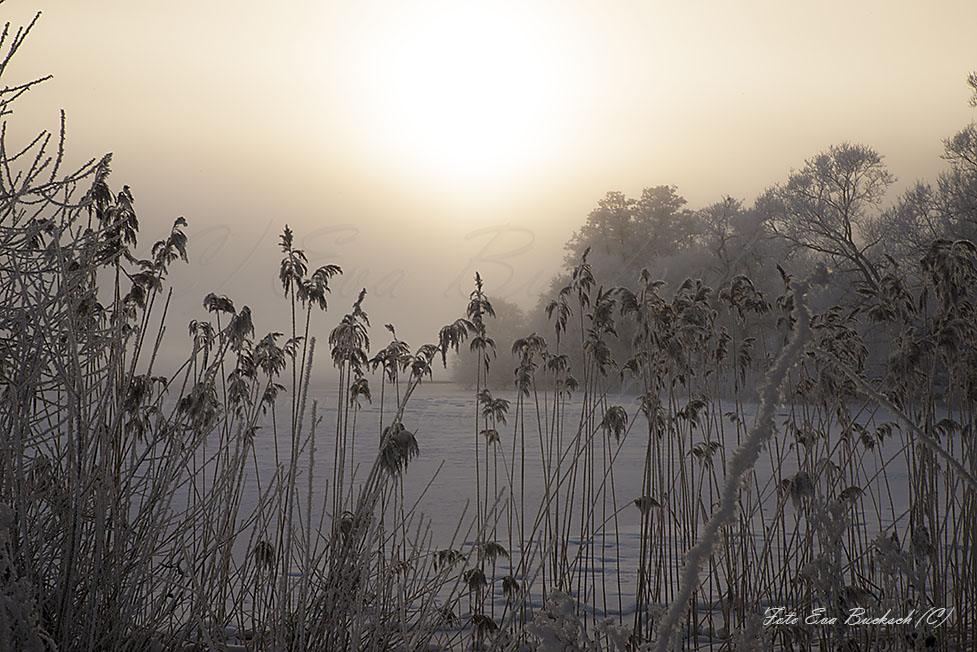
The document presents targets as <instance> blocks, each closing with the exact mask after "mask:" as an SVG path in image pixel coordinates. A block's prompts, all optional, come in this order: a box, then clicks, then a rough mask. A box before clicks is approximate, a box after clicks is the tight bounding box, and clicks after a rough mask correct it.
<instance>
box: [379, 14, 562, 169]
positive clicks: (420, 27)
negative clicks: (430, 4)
mask: <svg viewBox="0 0 977 652" xmlns="http://www.w3.org/2000/svg"><path fill="white" fill-rule="evenodd" d="M490 7H492V8H491V9H487V8H484V7H483V8H476V7H473V6H466V5H464V4H462V3H453V4H451V3H449V4H445V5H442V6H441V7H439V8H438V9H437V10H436V11H432V10H429V11H424V12H419V13H416V14H412V15H411V16H410V17H409V20H407V21H404V22H401V23H399V24H398V26H397V29H396V31H395V32H394V33H393V34H390V35H389V36H388V38H389V41H388V42H386V43H384V44H383V46H382V47H380V48H379V50H380V56H378V57H377V59H376V62H375V63H376V64H377V65H374V66H373V70H372V72H371V73H370V74H372V75H373V77H374V79H373V88H374V89H375V92H374V97H375V100H374V101H375V102H376V106H375V107H374V110H375V111H376V114H375V116H376V117H375V120H376V123H379V127H378V134H376V135H377V136H379V137H380V138H381V139H382V140H383V141H385V142H384V147H385V148H390V149H392V151H393V152H394V153H395V155H396V156H397V158H399V159H400V161H401V164H403V165H406V166H408V167H410V168H412V169H413V170H414V171H415V172H420V173H423V174H425V175H426V176H436V177H438V179H439V180H442V181H448V182H451V183H457V184H463V185H472V184H478V185H484V184H485V183H494V182H497V181H500V180H502V179H504V178H506V177H509V176H511V175H518V174H520V173H521V172H523V171H525V170H526V169H527V168H528V167H531V166H534V165H537V164H538V163H539V161H540V160H542V159H543V158H544V157H545V155H546V150H548V149H550V148H551V146H552V144H553V140H554V132H555V130H554V128H553V122H554V119H555V118H556V114H557V113H558V108H559V107H558V106H557V103H558V102H557V99H556V93H555V92H554V91H555V86H556V84H557V82H558V75H557V74H556V73H555V70H556V68H557V67H556V66H554V65H552V62H553V57H554V54H553V52H552V51H551V50H548V49H547V48H546V39H545V35H544V34H541V33H539V31H538V29H537V28H538V25H536V26H531V25H530V24H529V23H528V21H526V20H525V18H524V17H522V18H523V19H522V20H520V16H519V15H515V14H508V15H507V14H506V13H505V12H503V11H500V10H499V7H498V6H497V5H495V6H493V5H490Z"/></svg>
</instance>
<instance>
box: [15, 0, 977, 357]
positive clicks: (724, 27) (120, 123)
mask: <svg viewBox="0 0 977 652" xmlns="http://www.w3.org/2000/svg"><path fill="white" fill-rule="evenodd" d="M38 9H40V10H41V11H42V12H43V15H42V17H41V19H40V21H39V23H38V25H37V27H36V28H35V31H34V33H33V34H32V37H31V38H30V39H29V41H28V42H27V44H26V45H25V48H24V50H23V51H22V52H21V53H20V56H19V58H18V60H17V67H16V68H15V70H13V71H10V72H8V73H7V75H6V77H5V83H7V84H10V83H12V82H13V80H14V79H15V78H22V77H27V76H31V75H39V74H48V73H51V74H54V75H55V78H54V80H52V81H50V82H48V83H47V84H46V85H45V86H44V87H42V88H40V89H38V90H37V91H35V92H34V93H32V95H31V97H30V98H29V99H28V100H27V101H25V102H22V103H21V105H20V109H19V111H18V114H17V115H15V116H13V118H12V119H11V124H12V125H15V126H16V127H17V129H23V130H24V132H23V133H25V134H26V133H27V131H28V130H29V129H32V128H37V127H42V126H46V127H51V128H53V127H55V126H56V125H57V115H58V114H57V111H58V109H60V108H64V109H65V110H66V111H67V114H68V127H69V141H68V144H69V152H70V153H71V155H72V157H73V160H75V161H81V160H82V159H87V158H89V157H93V156H100V155H101V154H103V153H105V152H113V153H114V155H115V157H114V166H113V169H114V173H113V176H112V179H111V182H112V186H113V187H114V188H116V189H118V188H121V186H122V184H128V185H129V186H131V188H132V191H133V193H134V194H135V197H136V208H137V211H138V213H139V216H140V219H141V221H142V224H143V229H142V238H143V242H144V244H146V245H148V244H150V243H151V242H152V241H153V240H155V239H157V238H158V237H161V236H162V235H163V234H164V233H165V232H166V230H167V229H168V226H169V224H170V222H172V220H173V219H174V218H176V217H177V216H180V215H183V216H185V217H186V218H187V219H188V221H189V222H190V225H191V229H190V234H191V242H190V246H191V256H192V262H193V264H192V266H191V267H190V268H189V270H185V271H183V272H181V273H179V274H177V275H175V276H174V281H175V282H176V283H177V286H178V287H177V290H178V293H179V295H180V299H179V301H178V305H177V306H176V307H175V308H174V311H173V313H174V318H175V320H176V321H177V324H178V327H177V328H176V329H175V330H177V331H179V332H181V333H182V332H183V324H185V323H186V322H187V321H189V319H191V318H194V317H199V316H200V310H199V305H200V300H201V299H202V297H203V296H204V295H205V294H206V293H207V292H211V291H216V292H219V293H227V294H229V295H230V296H231V297H232V298H234V299H235V300H236V302H238V303H239V304H241V303H250V304H252V306H253V307H254V308H255V310H256V312H258V313H260V314H261V315H266V316H267V315H268V312H269V311H270V309H271V307H274V309H275V310H278V309H283V308H284V306H285V304H284V302H283V301H280V300H279V299H277V297H278V296H280V289H279V286H278V285H277V262H278V259H279V255H278V251H277V235H278V233H280V231H281V228H282V225H283V224H285V223H286V222H287V223H288V224H289V225H291V226H292V228H293V229H294V230H295V232H296V236H297V243H298V245H299V246H302V247H305V249H306V250H307V252H308V253H309V257H310V262H311V263H312V264H313V265H319V264H324V263H327V262H329V263H338V264H340V265H341V266H342V267H343V268H344V269H345V270H346V271H347V274H346V275H345V280H343V281H340V282H339V283H338V284H337V286H336V289H335V293H334V296H333V300H332V302H331V311H330V312H331V316H330V317H329V318H328V319H327V320H326V321H325V322H323V325H324V326H328V327H331V324H332V323H333V322H334V320H335V319H336V318H337V317H338V316H339V315H340V314H341V312H342V311H345V310H346V309H347V308H348V305H349V304H350V302H351V301H352V300H353V299H354V298H355V294H356V292H357V291H358V290H359V288H360V287H361V286H366V287H367V288H368V290H369V291H370V293H371V294H370V299H369V300H368V302H367V306H366V307H367V310H368V312H369V313H370V314H371V317H372V318H373V320H374V322H375V323H378V324H383V323H385V322H391V321H392V322H395V323H397V324H400V325H401V328H400V332H401V333H402V335H403V336H404V337H405V338H406V339H408V340H409V341H410V342H411V343H412V344H420V343H421V340H424V339H431V338H432V337H434V335H435V334H436V329H437V328H438V327H440V325H442V324H443V323H445V322H446V321H449V320H451V319H454V317H456V316H458V315H459V314H460V313H461V311H462V310H463V309H464V303H465V297H466V296H467V292H468V291H469V289H470V281H469V279H470V277H471V275H472V273H473V270H474V268H475V267H477V268H478V269H479V270H480V271H481V272H482V274H483V276H485V277H486V281H487V286H488V289H489V291H490V292H493V293H496V294H500V295H503V296H506V297H508V298H510V299H512V300H515V301H517V302H519V303H521V304H523V305H526V306H528V305H531V304H532V303H533V302H534V300H535V296H536V294H537V293H538V292H539V291H541V290H542V289H543V287H544V286H545V283H546V281H547V280H548V279H549V277H550V276H551V275H552V272H553V271H554V270H555V268H556V267H557V266H558V265H559V263H560V261H561V259H562V255H563V252H562V246H563V243H564V242H565V241H566V240H567V238H568V237H569V236H570V235H571V234H572V232H573V231H574V230H575V229H576V228H578V227H579V226H580V225H581V224H582V223H583V221H584V220H585V218H586V215H587V213H589V212H590V210H591V209H592V208H593V207H594V206H595V205H596V203H597V201H598V200H599V199H600V197H601V196H602V195H603V194H604V193H605V192H606V191H609V190H621V191H623V192H625V193H628V194H630V195H632V196H636V195H638V194H640V191H641V189H642V188H643V187H646V186H653V185H660V184H674V185H676V186H678V191H679V193H680V194H682V195H684V196H685V197H686V198H687V199H688V200H689V205H690V207H693V208H696V207H701V206H704V205H707V204H709V203H712V202H714V201H717V200H719V199H720V198H721V197H722V196H724V195H732V196H734V197H737V198H740V199H743V200H745V201H747V202H751V201H752V200H753V198H754V197H755V196H756V195H757V194H758V193H759V192H761V191H762V190H763V189H764V188H766V187H767V186H770V185H772V184H774V183H777V182H779V181H782V180H784V179H785V178H786V176H787V174H788V172H789V171H790V170H791V169H792V168H798V167H800V166H801V165H802V164H803V162H804V160H805V159H806V158H808V157H810V156H812V155H814V154H816V153H817V152H819V151H821V150H823V149H825V148H827V147H828V146H829V145H831V144H836V143H840V142H842V141H846V140H848V141H853V142H862V143H865V144H867V145H870V146H872V147H874V148H876V149H877V150H878V151H879V152H881V153H882V154H884V155H885V157H886V162H887V163H888V165H889V168H890V170H891V171H892V172H893V173H894V174H895V175H896V176H897V177H898V179H899V182H900V183H899V185H898V186H897V188H903V187H905V186H906V185H907V184H908V183H910V182H911V181H913V180H914V179H916V178H927V179H932V178H934V177H935V175H936V173H937V172H938V171H939V170H940V169H941V168H942V162H941V160H940V158H939V157H940V154H941V151H942V144H941V139H942V138H944V137H946V136H949V135H951V134H953V133H954V132H955V131H957V130H958V129H959V128H961V127H962V126H963V125H965V124H966V123H967V122H969V121H971V120H973V119H974V118H975V117H977V111H975V110H974V109H971V108H970V107H969V106H968V103H967V100H968V97H969V93H968V88H967V86H966V83H965V80H966V77H967V74H968V72H970V71H973V70H977V41H975V40H974V26H975V25H977V2H974V0H959V1H942V2H941V1H939V0H937V1H931V2H925V3H924V2H919V1H918V0H915V1H912V2H908V1H902V0H885V1H881V0H880V1H871V2H869V1H863V0H844V1H836V0H819V1H817V2H814V1H808V2H800V1H796V0H794V1H785V0H736V1H727V2H720V1H711V2H704V1H701V0H698V1H697V0H684V1H677V0H672V1H668V2H660V1H650V0H648V1H644V2H639V1H628V2H624V1H617V2H614V1H604V2H588V3H583V2H572V1H570V2H568V1H560V2H541V1H533V0H523V1H521V2H511V3H510V2H486V3H468V2H427V1H410V2H404V1H399V2H394V1H389V2H379V1H375V0H358V1H344V2H328V1H323V0H319V1H315V2H313V1H305V0H301V1H300V0H283V1H282V2H278V3H268V2H261V3H258V2H250V1H241V0H237V1H235V2H231V1H225V0H194V1H188V0H170V1H167V2H133V1H131V0H130V1H121V0H120V1H115V2H110V1H107V0H89V1H87V2H76V1H68V0H49V1H46V2H40V3H36V4H35V3H28V2H23V1H20V0H8V2H7V3H5V4H3V5H0V13H2V14H3V15H4V19H6V20H12V21H15V22H17V21H23V20H25V19H28V18H29V17H30V16H31V15H32V14H33V13H34V12H35V11H37V10H38ZM280 314H281V315H283V314H284V313H280ZM271 316H273V317H275V319H276V320H277V318H278V317H279V316H280V315H279V314H274V315H271ZM276 320H272V319H270V318H268V319H262V318H260V317H259V328H264V329H269V328H276V329H279V330H281V329H283V328H284V326H285V325H284V323H278V321H276ZM321 334H323V333H320V335H321Z"/></svg>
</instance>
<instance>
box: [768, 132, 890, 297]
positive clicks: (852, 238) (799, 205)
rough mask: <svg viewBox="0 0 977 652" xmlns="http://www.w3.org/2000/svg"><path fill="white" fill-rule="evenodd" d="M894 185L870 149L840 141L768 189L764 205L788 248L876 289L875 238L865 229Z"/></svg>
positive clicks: (870, 231)
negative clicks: (821, 260)
mask: <svg viewBox="0 0 977 652" xmlns="http://www.w3.org/2000/svg"><path fill="white" fill-rule="evenodd" d="M893 181H895V178H894V177H893V176H892V175H891V174H890V173H889V171H888V170H887V169H886V167H885V164H884V163H883V162H882V157H881V156H880V155H879V154H878V153H877V152H876V151H875V150H873V149H872V148H870V147H867V146H865V145H852V144H849V143H842V144H841V145H834V146H832V147H830V148H829V149H828V150H827V151H826V152H822V153H821V154H818V155H817V156H815V157H814V158H811V159H809V160H808V161H807V162H806V163H805V164H804V167H803V168H802V169H801V170H799V171H796V172H793V173H792V174H791V175H790V177H788V179H787V182H786V183H784V184H783V185H780V186H776V187H774V188H772V189H770V190H768V191H767V193H766V195H767V197H766V200H767V201H766V202H764V203H765V204H766V206H767V207H768V208H769V209H771V210H772V211H773V215H772V218H773V219H772V225H773V228H774V230H775V231H776V233H778V234H779V235H780V236H782V237H783V238H784V239H785V240H786V241H787V242H788V243H789V245H790V247H791V248H792V249H795V250H796V249H807V250H810V251H813V252H816V253H818V254H821V255H823V256H825V257H827V258H828V259H830V260H831V261H833V262H834V263H835V264H837V265H841V266H844V268H845V269H846V271H852V272H856V273H857V274H858V275H859V276H860V278H861V280H862V281H864V282H865V283H867V284H868V285H869V286H870V287H872V288H873V289H877V288H878V282H879V278H880V275H879V272H878V270H877V269H876V265H875V263H874V262H873V260H872V259H871V257H870V255H869V254H870V251H871V249H872V248H873V247H875V246H876V245H877V244H878V243H879V241H880V236H878V235H876V236H874V237H873V235H872V230H871V229H870V228H869V227H870V224H871V223H872V218H873V217H874V215H875V214H876V213H873V211H877V209H878V206H879V204H880V203H881V201H882V198H883V196H884V195H885V193H886V190H888V188H889V185H890V184H892V182H893Z"/></svg>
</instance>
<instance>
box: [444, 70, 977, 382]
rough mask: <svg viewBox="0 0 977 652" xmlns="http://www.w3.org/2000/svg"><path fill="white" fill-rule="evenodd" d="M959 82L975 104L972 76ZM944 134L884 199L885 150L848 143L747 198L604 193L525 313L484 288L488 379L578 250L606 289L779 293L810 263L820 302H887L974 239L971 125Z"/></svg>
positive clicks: (496, 375) (458, 370) (468, 363)
mask: <svg viewBox="0 0 977 652" xmlns="http://www.w3.org/2000/svg"><path fill="white" fill-rule="evenodd" d="M968 84H969V86H970V87H971V89H972V90H973V93H974V95H973V97H972V98H971V104H972V105H973V106H975V107H977V74H972V75H971V76H970V77H969V79H968ZM943 144H944V153H943V158H944V160H945V161H946V169H945V170H944V171H943V172H941V173H940V174H939V176H938V177H937V178H936V179H935V180H934V181H926V180H917V181H916V182H914V183H913V184H911V185H910V186H909V187H908V188H907V189H906V190H905V191H904V192H903V193H902V194H900V195H898V196H896V197H894V198H893V197H891V196H890V190H891V186H892V185H893V184H894V183H895V181H896V177H895V176H894V175H893V174H892V172H891V171H890V170H889V169H888V167H887V166H886V164H885V160H884V156H883V154H882V153H880V152H878V151H876V150H875V149H874V148H872V147H870V146H868V145H864V144H855V143H848V142H845V143H841V144H839V145H832V146H830V147H828V148H827V149H826V150H824V151H822V152H820V153H818V154H816V155H814V156H812V157H811V158H809V159H807V160H806V161H805V162H804V164H803V166H802V167H801V168H800V169H798V170H794V171H791V172H790V173H789V174H787V176H786V178H785V179H784V180H782V181H779V182H777V183H775V184H774V185H772V186H770V187H769V188H767V189H766V190H765V191H764V192H763V193H761V194H760V195H759V196H758V197H756V198H755V199H754V200H753V202H752V204H750V203H747V202H745V201H743V200H740V199H737V198H734V197H730V196H725V197H722V198H721V199H720V200H719V201H717V202H715V203H712V204H710V205H708V206H706V207H704V208H700V209H697V210H693V209H690V208H689V207H688V205H687V201H686V200H685V198H684V197H682V195H681V194H679V192H678V188H676V187H675V186H670V185H659V186H651V187H647V188H644V189H643V190H642V192H641V195H640V196H638V197H629V196H628V195H626V194H625V193H622V192H618V191H611V192H608V193H607V194H605V195H604V197H602V198H601V199H600V200H599V201H598V202H597V206H596V207H595V208H594V209H593V210H592V211H591V212H590V213H589V214H588V215H587V218H586V221H585V222H584V224H583V225H582V226H581V227H580V228H579V229H578V230H577V231H576V232H575V233H574V234H573V236H572V237H571V238H570V240H569V241H567V243H566V244H565V246H564V249H565V250H566V255H565V261H564V267H563V269H562V270H561V271H560V272H559V273H558V274H556V275H555V277H554V278H553V279H552V280H551V281H550V283H549V287H548V291H547V292H544V293H543V295H542V296H541V298H540V299H539V301H538V303H537V305H536V306H534V307H533V308H532V309H530V310H528V311H525V310H522V309H521V308H520V307H519V306H517V305H516V304H514V303H512V302H510V301H507V300H505V299H504V298H502V297H493V298H492V304H493V306H494V307H495V308H496V312H497V314H496V315H495V318H494V319H490V320H489V325H488V328H489V330H490V331H491V332H492V333H494V335H495V343H496V354H497V364H496V365H495V366H494V368H490V375H489V384H490V385H492V386H493V387H496V388H505V387H511V386H512V382H513V367H514V365H515V364H516V358H515V357H514V354H513V353H512V351H511V350H509V349H510V346H511V344H512V343H513V342H514V341H515V340H517V339H519V338H520V337H523V336H525V335H527V334H529V333H532V332H536V333H548V332H550V330H551V329H552V327H551V326H550V325H549V323H548V318H547V314H546V307H547V303H548V302H549V301H552V297H553V296H556V295H557V294H558V293H559V291H560V288H561V287H564V286H566V285H567V284H568V282H569V281H570V276H571V274H572V270H573V267H574V266H575V265H577V264H579V263H580V262H581V260H583V259H584V256H585V255H586V259H587V262H588V264H589V265H590V266H591V268H592V269H593V272H594V276H595V277H596V278H597V279H599V282H600V283H602V284H606V286H607V288H608V289H609V288H610V287H614V286H627V285H630V284H633V283H635V282H637V280H638V279H639V277H640V276H641V274H642V272H643V271H647V273H648V274H649V275H650V276H651V278H654V279H658V280H660V281H662V283H663V286H662V287H663V288H664V290H665V291H666V292H667V291H669V290H670V291H675V290H676V289H677V288H678V287H679V286H680V285H681V283H683V282H684V281H685V280H687V279H695V280H700V281H701V282H702V283H704V284H705V285H707V286H708V287H711V288H714V289H717V290H718V289H720V288H723V287H729V286H730V284H731V282H732V281H733V279H736V278H737V277H743V278H746V279H749V281H750V283H751V284H752V286H753V287H754V288H756V290H757V291H758V292H760V293H761V294H762V295H763V296H768V297H773V296H776V295H777V293H779V292H781V291H782V289H783V279H784V277H785V276H784V275H786V274H789V275H795V276H805V275H807V274H810V273H811V272H812V271H813V270H814V269H815V268H816V267H817V266H818V265H819V264H823V265H825V266H827V268H828V269H830V270H831V271H832V272H833V273H834V274H835V277H834V278H835V279H836V282H835V283H833V284H832V287H831V288H830V289H828V290H825V291H823V292H822V295H821V297H820V299H819V300H820V302H821V303H822V304H823V306H827V305H830V304H841V305H843V306H845V307H846V308H848V309H850V310H862V309H864V310H867V309H869V304H870V303H871V301H872V297H879V296H884V297H885V298H886V300H888V301H892V300H897V299H898V297H896V296H895V295H897V294H898V293H899V291H900V289H899V288H898V287H896V286H897V285H899V284H901V283H904V284H905V285H906V286H907V288H915V289H919V288H920V287H922V285H923V278H922V275H923V270H922V267H921V265H920V262H921V260H922V259H923V257H924V256H925V255H926V253H927V250H928V249H929V247H930V245H931V243H933V242H934V241H941V240H943V241H947V242H955V241H974V240H975V239H977V125H975V124H974V123H971V124H968V125H967V126H965V127H964V128H962V129H961V130H960V131H958V132H957V133H956V134H954V135H952V136H949V137H947V138H946V139H945V140H944V141H943ZM897 279H898V283H897V282H896V280H897ZM771 319H773V318H772V317H771ZM571 327H572V324H571ZM870 339H871V337H870ZM874 357H878V355H875V356H874ZM473 359H474V358H473V355H471V354H470V353H466V352H463V353H462V355H461V356H460V357H459V359H458V360H457V361H456V364H455V365H454V367H453V369H452V378H453V380H455V382H458V383H460V384H464V385H473V384H474V381H475V376H474V363H473ZM578 362H579V361H578Z"/></svg>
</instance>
